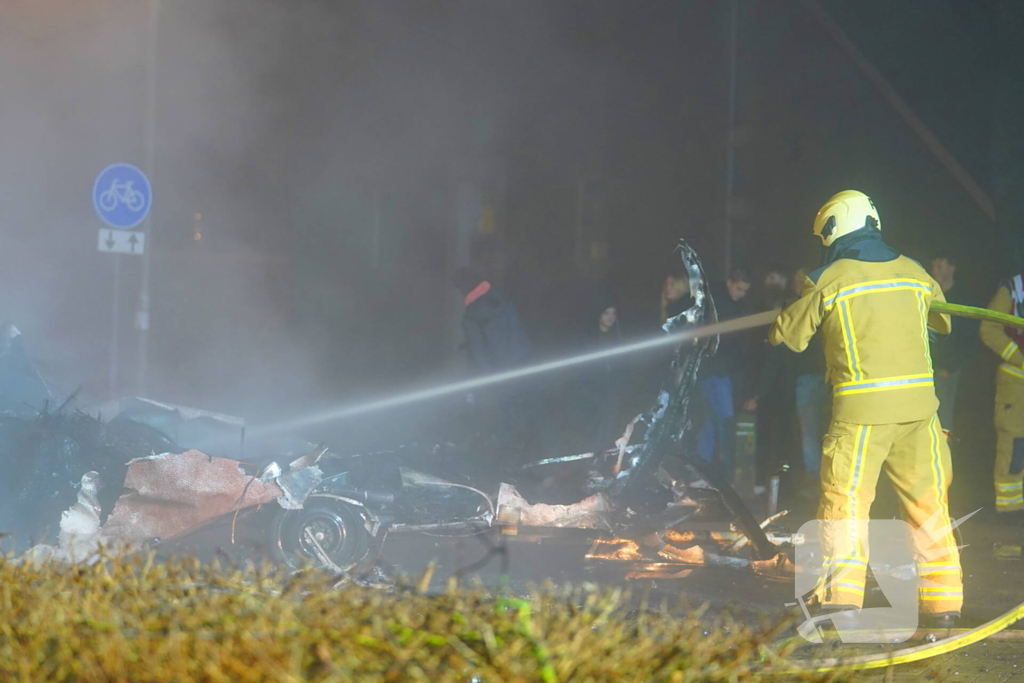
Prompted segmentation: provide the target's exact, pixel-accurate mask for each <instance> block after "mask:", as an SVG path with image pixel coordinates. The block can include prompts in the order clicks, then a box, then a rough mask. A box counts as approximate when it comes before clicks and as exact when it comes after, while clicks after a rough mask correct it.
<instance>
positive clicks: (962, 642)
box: [791, 602, 1024, 673]
mask: <svg viewBox="0 0 1024 683" xmlns="http://www.w3.org/2000/svg"><path fill="white" fill-rule="evenodd" d="M1020 619H1024V602H1022V603H1021V604H1019V605H1017V606H1016V607H1014V608H1013V609H1012V610H1010V611H1009V612H1007V613H1006V614H1004V615H1003V616H1001V617H997V618H996V619H993V620H992V621H990V622H988V623H987V624H982V625H981V626H978V627H977V628H973V629H971V630H970V631H967V632H966V633H963V634H961V635H958V636H955V637H953V638H946V639H945V640H939V641H936V642H934V643H927V644H925V645H916V646H914V647H908V648H906V649H903V650H895V651H893V652H880V653H878V654H874V655H861V656H859V657H846V658H843V657H836V658H832V659H812V660H810V661H808V662H801V663H796V662H793V664H794V665H795V666H794V667H793V668H792V669H791V672H792V673H796V672H799V671H814V672H819V673H820V672H825V671H831V670H833V669H849V670H852V671H858V670H863V669H879V668H882V667H886V666H893V665H895V664H909V663H910V662H917V661H920V660H922V659H928V658H929V657H936V656H938V655H944V654H948V653H950V652H953V651H954V650H959V649H960V648H963V647H967V646H968V645H973V644H974V643H977V642H978V641H980V640H984V639H985V638H988V637H989V636H991V635H992V634H993V633H998V632H999V631H1002V630H1003V629H1005V628H1006V627H1008V626H1009V625H1010V624H1013V623H1014V622H1015V621H1018V620H1020Z"/></svg>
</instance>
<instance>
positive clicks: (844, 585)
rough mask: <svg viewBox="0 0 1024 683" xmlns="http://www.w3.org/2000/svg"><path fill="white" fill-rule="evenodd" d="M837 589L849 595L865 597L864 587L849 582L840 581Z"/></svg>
mask: <svg viewBox="0 0 1024 683" xmlns="http://www.w3.org/2000/svg"><path fill="white" fill-rule="evenodd" d="M836 589H837V590H839V591H845V592H847V593H856V594H857V595H864V586H862V585H861V584H857V583H850V582H848V581H840V582H839V583H837V584H836Z"/></svg>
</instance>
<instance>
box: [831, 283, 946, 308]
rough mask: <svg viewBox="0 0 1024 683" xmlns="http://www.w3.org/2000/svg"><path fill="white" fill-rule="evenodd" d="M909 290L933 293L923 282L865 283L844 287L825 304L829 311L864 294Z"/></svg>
mask: <svg viewBox="0 0 1024 683" xmlns="http://www.w3.org/2000/svg"><path fill="white" fill-rule="evenodd" d="M907 290H911V291H924V292H931V291H932V286H931V285H930V284H929V283H927V282H924V281H922V280H911V279H898V280H875V281H873V282H864V283H861V284H859V285H851V286H850V287H843V288H842V289H840V290H839V291H838V292H836V293H835V294H833V295H832V296H830V297H829V298H827V299H825V301H824V302H823V303H824V305H825V308H826V309H829V308H832V307H833V306H835V305H836V303H837V302H842V301H846V300H849V299H852V298H853V297H856V296H861V295H863V294H870V293H872V292H899V291H907Z"/></svg>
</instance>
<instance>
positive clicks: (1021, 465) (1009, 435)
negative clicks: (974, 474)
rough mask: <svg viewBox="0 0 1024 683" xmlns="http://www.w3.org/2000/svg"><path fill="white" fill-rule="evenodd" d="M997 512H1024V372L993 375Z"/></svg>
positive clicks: (1002, 370) (1009, 369) (1016, 370)
mask: <svg viewBox="0 0 1024 683" xmlns="http://www.w3.org/2000/svg"><path fill="white" fill-rule="evenodd" d="M995 426H996V464H995V471H994V475H995V476H994V481H995V489H996V512H1015V511H1017V510H1024V370H1021V369H1020V368H1015V367H1012V366H1009V365H1003V366H1002V367H1000V368H999V372H997V373H996V406H995Z"/></svg>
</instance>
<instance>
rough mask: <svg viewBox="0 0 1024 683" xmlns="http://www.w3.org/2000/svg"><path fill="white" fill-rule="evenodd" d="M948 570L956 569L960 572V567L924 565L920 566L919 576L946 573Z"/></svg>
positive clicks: (954, 565)
mask: <svg viewBox="0 0 1024 683" xmlns="http://www.w3.org/2000/svg"><path fill="white" fill-rule="evenodd" d="M947 569H955V570H957V571H960V565H956V564H922V565H918V573H919V574H931V573H932V572H937V571H946V570H947Z"/></svg>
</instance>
